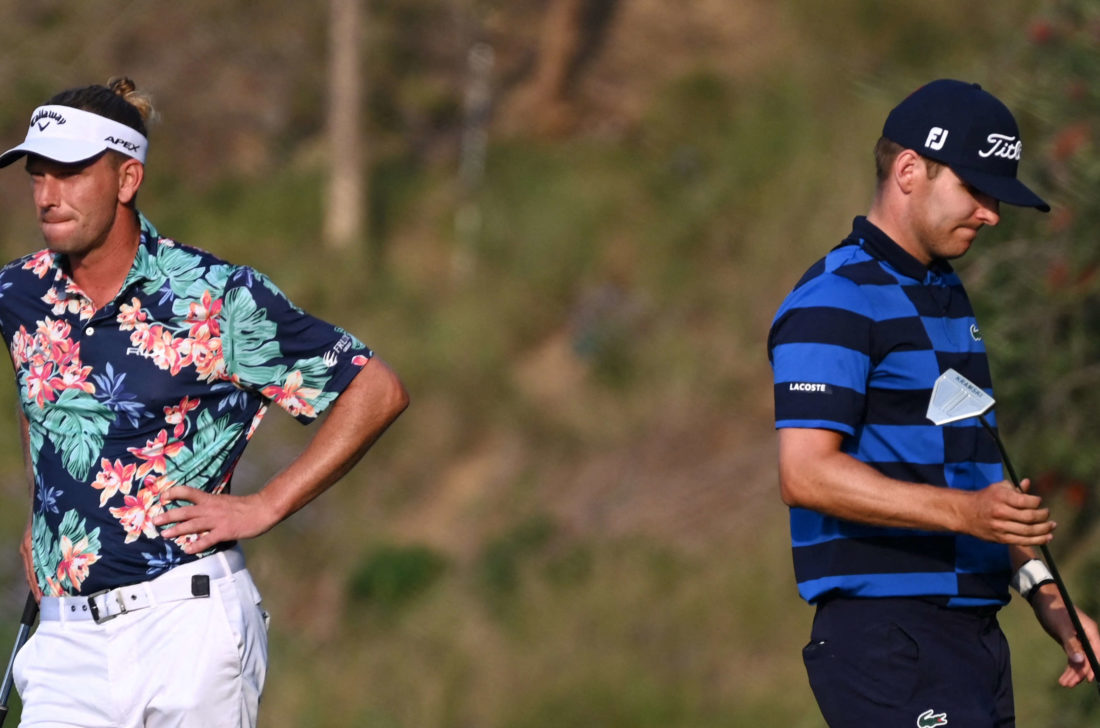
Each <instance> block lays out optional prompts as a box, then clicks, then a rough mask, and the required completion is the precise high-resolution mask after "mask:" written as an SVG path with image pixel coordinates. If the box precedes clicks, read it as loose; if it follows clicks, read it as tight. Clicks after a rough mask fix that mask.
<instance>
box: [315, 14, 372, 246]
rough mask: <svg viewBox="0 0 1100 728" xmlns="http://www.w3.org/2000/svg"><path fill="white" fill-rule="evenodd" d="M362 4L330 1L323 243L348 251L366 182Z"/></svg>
mask: <svg viewBox="0 0 1100 728" xmlns="http://www.w3.org/2000/svg"><path fill="white" fill-rule="evenodd" d="M361 2H362V0H330V2H329V22H330V26H329V79H328V87H329V98H328V102H329V105H328V148H329V179H328V192H327V196H326V200H325V219H324V240H325V245H326V247H328V248H329V249H331V250H338V251H341V252H344V251H348V250H350V249H351V248H352V246H353V245H355V244H356V243H357V242H360V243H365V241H364V240H363V237H364V235H363V233H364V225H365V218H366V215H365V210H364V203H365V199H366V192H367V190H366V180H365V175H364V153H363V141H362V134H361V133H360V126H361V121H360V117H361V110H362V96H363V94H362V89H363V69H362V64H361V60H360V59H361V46H362V37H363V35H362V24H363V18H362V12H361V8H360V3H361Z"/></svg>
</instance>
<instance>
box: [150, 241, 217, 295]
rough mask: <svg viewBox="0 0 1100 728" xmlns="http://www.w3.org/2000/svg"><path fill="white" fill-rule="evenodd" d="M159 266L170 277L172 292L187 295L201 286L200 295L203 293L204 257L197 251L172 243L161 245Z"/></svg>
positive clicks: (158, 255)
mask: <svg viewBox="0 0 1100 728" xmlns="http://www.w3.org/2000/svg"><path fill="white" fill-rule="evenodd" d="M157 267H159V268H160V271H161V273H162V274H163V275H164V277H166V278H167V279H168V285H169V287H171V289H172V293H174V294H176V295H177V296H180V297H187V295H188V291H190V290H191V289H192V288H194V287H196V286H198V287H199V295H202V287H203V286H205V283H204V281H203V280H202V273H203V270H204V266H203V265H202V259H201V258H200V257H199V256H198V254H196V253H192V252H191V251H189V250H184V249H182V248H176V247H172V246H170V245H161V246H160V247H159V248H158V250H157Z"/></svg>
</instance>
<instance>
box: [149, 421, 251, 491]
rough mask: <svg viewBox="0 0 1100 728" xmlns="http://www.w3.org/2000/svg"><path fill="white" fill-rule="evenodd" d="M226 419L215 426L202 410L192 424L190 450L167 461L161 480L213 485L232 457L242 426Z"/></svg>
mask: <svg viewBox="0 0 1100 728" xmlns="http://www.w3.org/2000/svg"><path fill="white" fill-rule="evenodd" d="M231 420H232V417H231V416H230V415H224V416H222V417H220V418H219V419H218V420H217V421H216V422H215V421H214V417H213V415H211V414H210V411H209V410H203V411H202V413H201V414H199V416H198V418H197V419H196V420H195V437H194V438H193V439H192V441H191V447H190V448H184V449H183V450H181V451H180V452H179V453H177V454H176V455H175V457H172V458H169V459H168V464H167V468H166V472H165V477H166V478H168V479H169V480H171V481H172V482H174V483H178V484H180V485H192V486H194V485H202V484H204V483H209V482H212V481H214V480H215V479H216V478H217V477H218V476H219V475H220V474H221V471H222V468H223V466H224V465H225V461H226V459H227V458H228V457H229V456H230V454H231V453H232V446H233V443H235V442H236V441H237V438H238V437H239V436H240V433H241V430H243V429H244V424H243V423H240V422H235V423H234V422H231Z"/></svg>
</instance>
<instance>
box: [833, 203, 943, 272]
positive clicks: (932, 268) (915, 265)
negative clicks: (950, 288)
mask: <svg viewBox="0 0 1100 728" xmlns="http://www.w3.org/2000/svg"><path fill="white" fill-rule="evenodd" d="M844 243H845V244H855V245H862V246H863V249H864V250H866V251H867V252H869V253H870V254H871V255H873V256H874V257H876V258H878V259H879V260H882V261H885V262H886V263H889V264H890V265H891V266H893V268H894V269H895V270H897V271H898V272H899V273H901V274H902V275H905V276H908V277H909V278H913V279H915V280H918V281H923V280H925V278H926V277H927V276H928V274H929V273H933V274H936V275H945V274H947V273H950V272H952V268H951V264H950V263H948V262H947V261H946V260H934V261H932V264H931V265H927V266H926V265H925V264H924V263H921V262H920V261H919V260H917V259H916V258H914V257H913V256H912V255H910V254H909V253H908V252H907V251H906V250H905V249H904V248H902V247H901V246H900V245H898V244H897V243H895V242H894V241H893V239H891V237H890V236H889V235H887V234H886V233H884V232H883V231H882V230H881V229H879V227H878V226H876V225H875V224H874V223H872V222H871V221H870V220H868V219H867V218H866V217H864V216H863V215H859V216H857V217H856V219H855V220H853V221H852V233H851V235H849V236H848V237H847V238H846V239H845V241H844Z"/></svg>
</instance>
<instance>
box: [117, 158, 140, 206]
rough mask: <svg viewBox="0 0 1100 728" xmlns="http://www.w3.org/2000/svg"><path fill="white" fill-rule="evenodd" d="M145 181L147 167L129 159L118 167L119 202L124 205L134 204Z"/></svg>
mask: <svg viewBox="0 0 1100 728" xmlns="http://www.w3.org/2000/svg"><path fill="white" fill-rule="evenodd" d="M144 179H145V165H144V164H142V163H141V162H139V161H138V160H136V159H134V158H133V157H128V158H127V159H126V161H124V162H123V163H122V164H120V165H119V166H118V201H119V202H121V203H122V204H123V205H128V204H130V203H131V202H133V201H134V198H135V197H137V192H138V189H139V188H140V187H141V183H142V181H143V180H144Z"/></svg>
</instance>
